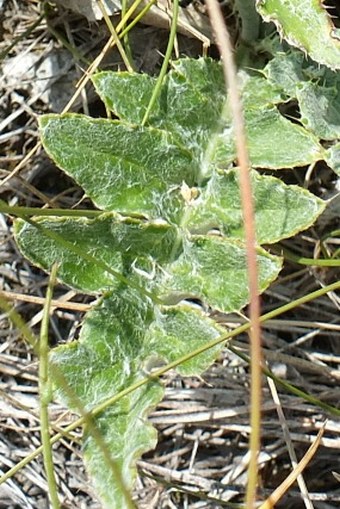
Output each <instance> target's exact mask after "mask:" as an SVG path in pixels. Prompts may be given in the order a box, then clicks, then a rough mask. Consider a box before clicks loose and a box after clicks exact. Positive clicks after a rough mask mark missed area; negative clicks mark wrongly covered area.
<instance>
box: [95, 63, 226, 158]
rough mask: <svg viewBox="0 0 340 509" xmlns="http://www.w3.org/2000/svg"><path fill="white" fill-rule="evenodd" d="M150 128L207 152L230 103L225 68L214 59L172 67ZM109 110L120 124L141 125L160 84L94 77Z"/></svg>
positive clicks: (121, 76) (122, 76) (133, 76)
mask: <svg viewBox="0 0 340 509" xmlns="http://www.w3.org/2000/svg"><path fill="white" fill-rule="evenodd" d="M172 67H173V68H172V69H171V70H170V72H169V73H168V74H167V76H166V78H165V80H164V83H163V85H162V88H161V94H160V97H159V99H158V101H157V102H156V105H155V107H154V109H153V111H152V112H151V115H150V117H149V119H148V125H152V126H154V127H157V128H161V129H164V130H166V131H168V132H171V133H172V134H173V135H174V136H176V138H177V140H178V143H180V144H183V145H184V146H186V147H187V148H190V149H191V150H193V151H194V152H195V151H196V152H197V153H200V152H202V150H203V149H204V147H205V146H206V145H207V143H208V142H209V137H210V135H211V134H212V133H214V132H215V131H216V129H217V126H218V123H219V121H220V117H221V111H222V108H223V105H224V102H225V85H224V79H223V73H222V70H221V66H220V64H218V63H217V62H216V61H213V60H211V59H210V58H206V59H203V58H200V59H197V60H194V59H189V58H187V59H185V58H184V59H181V60H178V61H175V62H173V64H172ZM93 82H94V84H95V87H96V90H97V92H98V93H99V95H100V97H101V98H102V100H103V101H104V103H105V105H106V107H107V108H108V109H109V110H111V111H113V112H114V113H115V114H116V115H117V116H118V117H119V118H120V119H122V120H124V121H128V122H132V123H141V122H142V120H143V117H144V114H145V111H146V108H147V106H148V104H149V101H150V99H151V95H152V92H153V87H154V86H155V83H156V80H155V79H154V78H151V77H149V76H146V75H143V74H137V73H113V72H101V73H98V74H96V75H95V76H94V77H93Z"/></svg>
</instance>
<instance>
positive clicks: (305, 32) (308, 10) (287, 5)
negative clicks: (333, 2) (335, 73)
mask: <svg viewBox="0 0 340 509" xmlns="http://www.w3.org/2000/svg"><path fill="white" fill-rule="evenodd" d="M256 7H257V10H258V12H259V13H260V14H261V16H262V17H263V19H264V20H265V21H268V22H269V21H272V22H274V23H275V25H276V26H277V28H278V30H279V32H280V35H281V36H282V37H284V38H285V39H286V40H287V42H288V43H289V44H291V45H292V46H296V47H298V48H300V49H302V50H304V51H306V52H307V53H308V54H309V56H310V57H311V58H313V60H315V61H316V62H318V63H319V64H324V65H327V66H328V67H330V68H331V69H339V68H340V37H339V31H338V29H337V28H336V27H335V26H334V24H333V23H332V18H331V16H330V15H329V14H328V13H327V11H326V9H325V8H324V7H323V5H322V3H321V2H320V0H304V1H303V2H301V1H300V0H257V1H256Z"/></svg>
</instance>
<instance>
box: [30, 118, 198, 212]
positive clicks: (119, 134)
mask: <svg viewBox="0 0 340 509" xmlns="http://www.w3.org/2000/svg"><path fill="white" fill-rule="evenodd" d="M39 124H40V130H41V137H42V141H43V144H44V146H45V149H46V151H47V152H48V154H49V155H50V156H51V157H52V158H53V159H54V160H55V162H56V163H57V164H58V165H59V166H60V167H61V168H62V169H63V170H64V171H65V172H66V173H67V174H68V175H69V176H71V177H72V178H73V179H74V180H75V181H76V182H77V183H78V184H79V185H80V186H82V187H83V188H84V190H85V192H86V194H87V195H88V196H89V197H90V198H91V199H92V200H93V202H94V203H95V204H96V205H97V206H98V207H99V208H101V209H104V210H118V211H119V212H123V213H125V214H135V213H137V214H145V215H150V216H152V217H164V216H165V217H166V216H167V215H170V216H175V215H176V213H178V209H180V205H181V196H180V192H179V191H180V186H181V184H182V183H183V181H184V182H186V183H187V184H188V185H189V186H190V185H193V184H194V183H195V181H196V180H197V174H198V170H199V169H198V167H197V164H195V162H194V161H193V159H192V156H191V154H190V152H189V151H188V150H186V149H185V148H183V147H182V146H180V145H178V143H177V142H176V140H175V139H174V138H173V137H172V136H171V133H169V132H166V131H163V130H159V129H155V128H152V127H145V128H143V127H139V126H136V125H131V124H126V123H122V122H118V121H112V120H105V119H92V118H89V117H86V116H84V115H77V114H65V115H43V116H42V117H40V120H39ZM176 190H177V191H176Z"/></svg>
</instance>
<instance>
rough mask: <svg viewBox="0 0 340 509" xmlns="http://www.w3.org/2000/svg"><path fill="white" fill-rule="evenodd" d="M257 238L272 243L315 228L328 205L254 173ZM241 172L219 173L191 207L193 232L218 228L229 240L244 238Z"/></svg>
mask: <svg viewBox="0 0 340 509" xmlns="http://www.w3.org/2000/svg"><path fill="white" fill-rule="evenodd" d="M251 177H252V190H253V196H254V205H255V222H256V237H257V242H258V243H259V244H271V243H274V242H277V241H278V240H281V239H283V238H286V237H291V236H292V235H295V234H296V233H297V232H298V231H301V230H304V229H305V228H308V227H309V226H311V225H312V224H313V223H314V221H315V220H316V218H317V217H318V216H319V215H320V214H321V213H322V211H323V210H324V208H325V204H324V202H323V201H322V200H320V199H318V198H316V196H314V195H313V194H311V193H309V192H308V191H306V190H305V189H302V188H300V187H298V186H292V185H289V186H288V185H286V184H284V183H283V182H282V181H281V180H279V179H277V178H274V177H269V176H261V175H259V174H258V173H257V172H256V171H252V173H251ZM239 187H240V186H239V179H238V170H228V171H225V172H219V173H216V174H215V175H214V176H213V177H212V178H211V179H210V181H209V182H208V184H207V186H206V188H205V189H203V191H202V193H201V195H200V196H199V198H198V199H197V200H196V201H194V202H192V203H191V204H190V208H189V213H188V221H187V223H186V226H187V228H189V229H190V231H191V232H192V233H196V234H197V233H203V234H204V233H207V232H208V231H210V230H214V229H217V230H219V231H220V232H221V233H223V234H224V235H226V236H227V237H234V238H240V239H243V238H244V227H243V216H242V207H241V199H240V189H239Z"/></svg>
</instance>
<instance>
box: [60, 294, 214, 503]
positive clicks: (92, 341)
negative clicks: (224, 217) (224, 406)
mask: <svg viewBox="0 0 340 509" xmlns="http://www.w3.org/2000/svg"><path fill="white" fill-rule="evenodd" d="M222 332H224V330H223V329H222V328H221V327H219V326H217V325H216V324H215V323H214V322H213V321H212V320H211V319H209V318H208V317H206V316H205V315H204V314H203V312H202V311H200V310H194V309H192V307H190V306H189V305H181V306H178V307H165V306H162V307H161V308H155V306H154V305H153V304H152V303H151V302H150V301H149V300H148V299H145V298H141V297H140V295H139V294H138V293H137V292H135V291H133V290H131V289H128V288H126V287H123V286H122V287H120V288H119V289H118V290H117V291H116V292H115V293H114V294H108V295H107V296H106V297H105V298H104V299H102V300H101V302H99V303H98V305H97V306H96V307H94V308H93V309H92V311H90V312H89V313H88V314H87V316H86V318H85V320H84V324H83V327H82V330H81V334H80V338H79V341H77V342H74V343H71V344H69V345H65V346H61V347H58V348H56V349H54V350H53V352H52V354H51V362H52V363H53V365H54V366H57V367H58V368H59V370H60V372H61V373H62V374H63V375H64V378H65V381H66V382H67V384H68V389H67V390H66V391H65V387H64V386H63V385H62V384H60V382H59V383H57V381H55V385H56V387H55V391H56V394H57V396H58V397H59V399H61V400H62V401H64V402H65V403H67V404H68V405H69V406H70V407H71V408H73V409H74V410H78V408H77V401H76V399H75V396H76V397H77V398H78V400H80V401H81V402H82V404H83V406H84V409H85V410H90V409H92V408H94V407H95V406H96V405H98V404H99V403H102V402H103V401H104V400H106V399H108V398H109V397H112V396H113V395H114V394H117V393H118V392H119V391H121V390H122V389H124V388H127V387H129V386H130V385H131V384H133V383H135V382H137V381H139V380H141V379H142V378H144V377H145V375H146V374H147V373H143V370H142V366H144V367H145V368H146V367H147V366H148V365H150V362H154V360H155V359H154V358H155V356H156V357H157V359H156V360H157V361H158V362H160V361H162V360H163V361H164V360H166V361H170V360H175V359H177V358H178V357H179V356H181V355H183V354H186V353H188V351H192V350H194V349H195V348H197V347H198V346H201V345H202V344H204V343H206V342H207V341H209V340H210V339H215V338H217V337H218V336H220V335H221V334H222ZM220 349H221V346H220V345H219V346H216V347H215V348H214V349H213V350H211V351H209V352H208V353H205V354H202V355H200V356H199V357H197V358H193V359H192V360H190V361H187V362H186V363H184V364H183V365H182V366H181V367H180V368H179V370H180V372H181V373H182V374H186V375H187V374H189V373H196V372H197V369H199V370H202V369H205V368H206V367H208V365H209V364H210V363H211V362H213V360H214V359H215V358H216V356H217V355H218V352H219V351H220ZM70 392H71V393H72V394H73V395H74V396H73V397H70ZM162 396H163V388H162V386H161V385H160V384H159V383H158V382H156V381H150V382H149V383H147V384H146V385H144V386H143V387H140V388H139V389H137V390H136V391H134V392H132V393H131V394H129V395H127V396H125V397H124V398H122V399H120V400H119V401H118V402H116V403H115V405H114V406H113V407H112V408H111V407H110V408H108V409H106V410H105V411H104V412H103V413H101V414H100V415H99V416H96V417H95V418H94V423H95V425H96V427H97V429H98V430H99V431H100V433H101V436H102V439H103V440H104V443H105V447H107V450H108V452H109V453H110V454H111V457H112V458H113V460H114V461H115V463H116V466H117V468H118V471H119V472H120V473H121V475H120V476H118V477H117V476H116V475H114V473H113V472H112V471H111V470H110V468H109V467H108V466H107V465H105V457H104V456H103V453H102V450H101V448H100V447H99V445H98V443H97V442H96V440H95V439H94V438H93V436H92V434H91V429H88V428H86V429H85V434H84V458H85V463H86V466H87V468H88V471H89V473H90V474H91V476H92V478H93V480H94V485H95V487H96V489H97V492H98V494H99V496H100V498H101V500H102V502H103V504H104V506H105V507H107V508H110V509H124V508H125V507H127V505H126V500H125V496H124V486H122V481H124V484H125V488H127V489H128V490H130V489H131V487H132V484H133V481H134V478H135V474H136V472H135V463H136V458H138V457H139V456H140V455H141V454H142V453H143V452H145V451H146V450H149V449H150V448H152V447H154V446H155V444H156V431H155V430H154V429H153V428H152V427H151V425H150V424H149V423H148V422H147V421H146V417H147V414H148V413H149V412H150V410H151V409H152V408H153V407H154V406H155V405H156V404H157V403H158V402H159V401H160V399H161V398H162ZM104 465H105V467H103V466H104Z"/></svg>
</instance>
